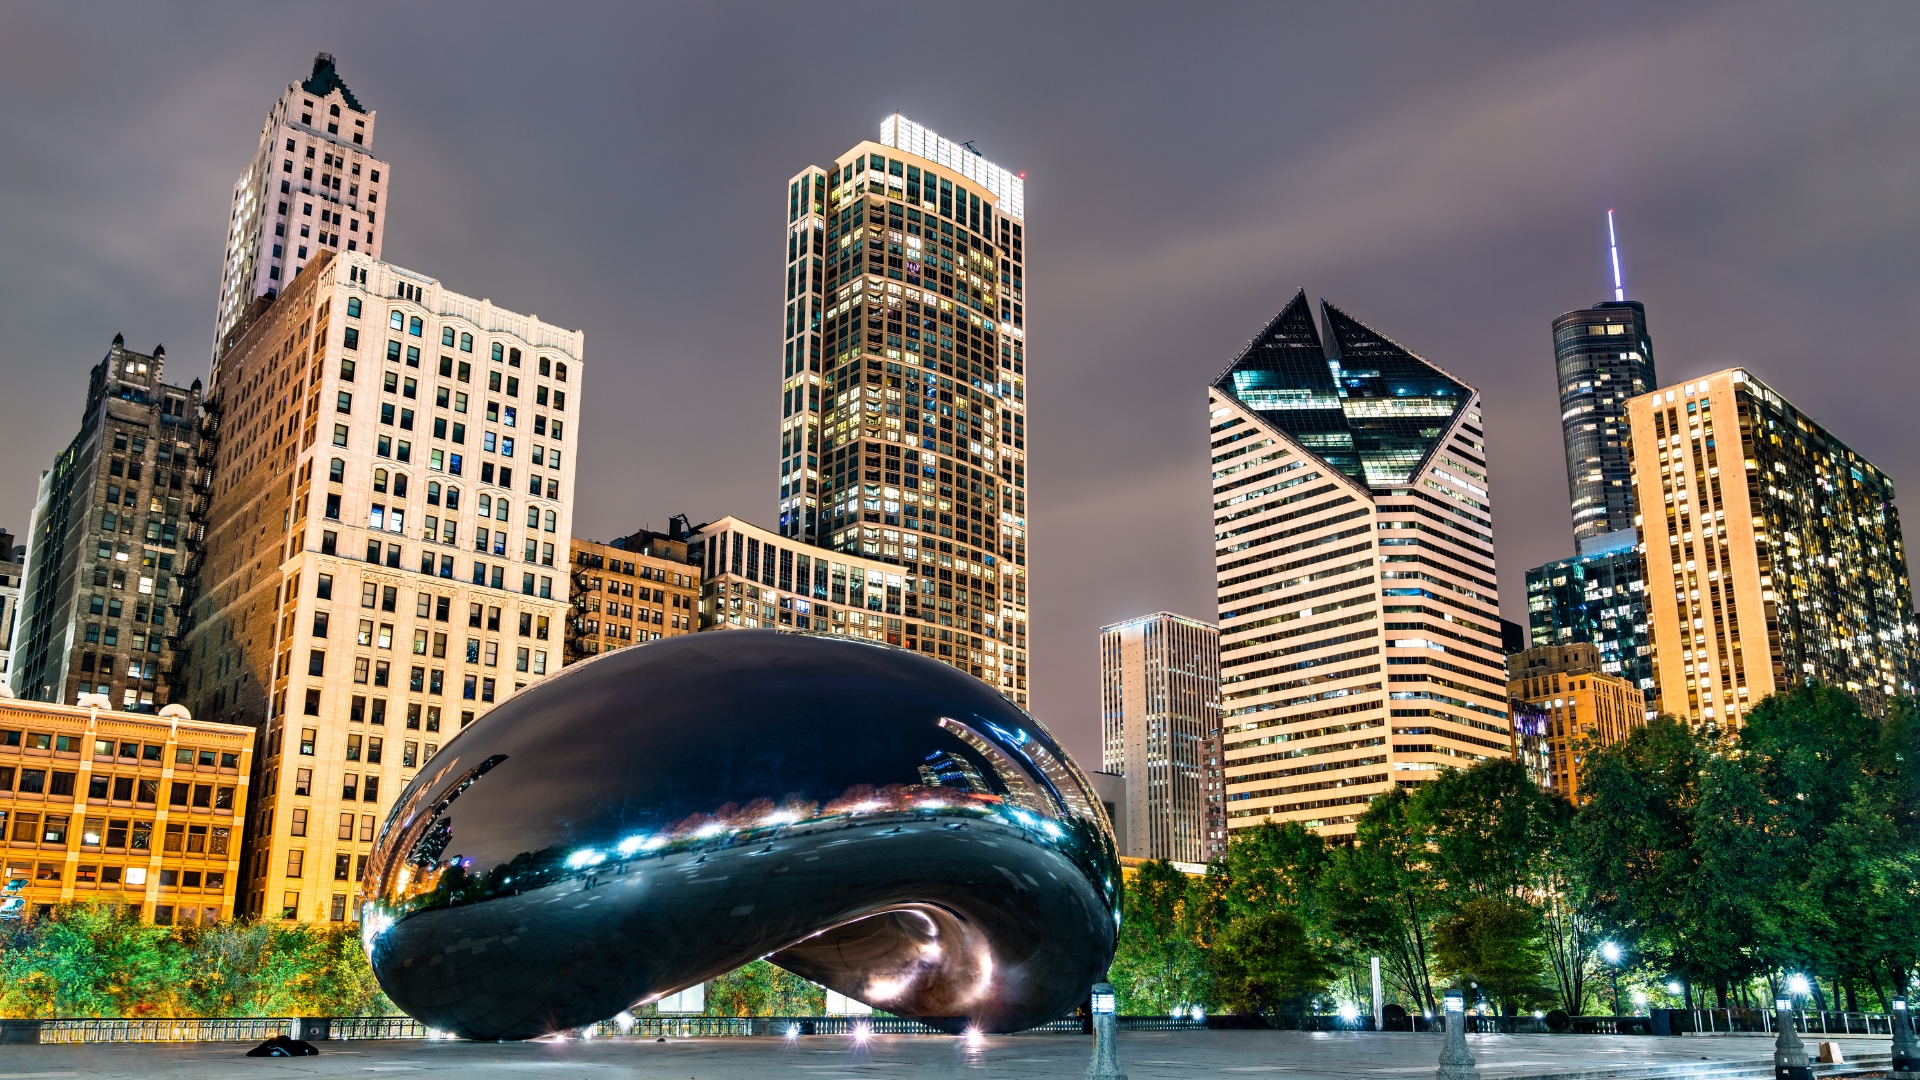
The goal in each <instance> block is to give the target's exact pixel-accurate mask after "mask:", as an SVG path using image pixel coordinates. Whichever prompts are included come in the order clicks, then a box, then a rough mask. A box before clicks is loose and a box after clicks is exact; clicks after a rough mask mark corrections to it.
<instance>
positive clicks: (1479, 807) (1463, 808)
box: [1408, 758, 1573, 908]
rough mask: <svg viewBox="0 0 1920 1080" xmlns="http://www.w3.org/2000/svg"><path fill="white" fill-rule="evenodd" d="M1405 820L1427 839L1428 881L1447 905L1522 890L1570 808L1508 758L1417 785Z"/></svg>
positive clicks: (1525, 890)
mask: <svg viewBox="0 0 1920 1080" xmlns="http://www.w3.org/2000/svg"><path fill="white" fill-rule="evenodd" d="M1408 810H1409V824H1410V825H1411V826H1412V827H1413V828H1414V829H1415V830H1416V831H1417V832H1418V833H1420V834H1421V835H1422V836H1423V838H1424V839H1425V840H1426V841H1427V843H1428V844H1429V845H1430V846H1431V850H1432V853H1433V860H1432V870H1431V873H1432V875H1433V884H1434V886H1435V887H1436V889H1437V890H1439V892H1440V893H1441V894H1442V895H1444V896H1445V897H1446V898H1447V901H1448V903H1449V904H1450V905H1452V906H1453V907H1455V908H1458V907H1461V906H1463V905H1465V904H1466V903H1468V902H1469V900H1470V898H1474V897H1488V896H1492V897H1508V898H1514V899H1518V898H1522V897H1524V896H1526V895H1527V893H1528V892H1529V891H1530V889H1531V888H1532V886H1533V885H1534V884H1535V881H1536V878H1537V867H1538V864H1539V862H1540V859H1541V857H1542V855H1543V853H1544V852H1546V851H1547V850H1549V849H1550V848H1551V847H1552V846H1553V844H1554V842H1555V840H1556V838H1557V836H1558V834H1559V833H1560V832H1561V831H1563V830H1564V829H1565V828H1566V825H1567V823H1568V822H1569V821H1570V820H1571V818H1572V816H1573V808H1572V807H1571V806H1570V805H1569V804H1568V803H1567V801H1566V800H1565V799H1562V798H1560V797H1559V796H1557V795H1554V794H1552V793H1550V792H1546V791H1542V790H1541V789H1540V786H1539V785H1538V784H1536V783H1534V782H1533V779H1532V778H1531V777H1529V776H1528V775H1527V770H1526V768H1525V766H1523V765H1521V764H1520V763H1519V762H1517V761H1514V760H1512V759H1510V758H1494V759H1491V760H1488V761H1483V762H1481V763H1479V764H1477V765H1475V766H1473V767H1472V768H1470V769H1451V770H1447V771H1445V772H1442V773H1440V775H1439V776H1438V777H1436V778H1435V779H1434V780H1432V781H1430V782H1428V783H1426V784H1423V785H1421V787H1420V790H1419V793H1418V794H1417V795H1415V796H1414V797H1413V799H1412V801H1411V803H1410V805H1409V807H1408Z"/></svg>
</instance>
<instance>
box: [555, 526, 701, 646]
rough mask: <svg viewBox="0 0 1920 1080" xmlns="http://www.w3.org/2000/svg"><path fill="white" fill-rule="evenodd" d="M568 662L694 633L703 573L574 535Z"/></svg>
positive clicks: (683, 558)
mask: <svg viewBox="0 0 1920 1080" xmlns="http://www.w3.org/2000/svg"><path fill="white" fill-rule="evenodd" d="M572 548H573V557H572V560H571V561H572V565H573V573H572V575H571V579H570V581H569V588H570V592H571V595H572V598H573V617H572V618H571V619H570V620H569V621H568V624H567V653H566V662H567V663H569V664H571V663H573V662H574V661H576V660H585V659H588V658H590V657H593V656H597V655H598V654H600V653H603V652H612V651H613V650H615V649H619V648H624V647H625V646H628V645H635V644H641V643H645V642H648V641H657V640H659V639H660V638H663V637H672V636H674V635H676V634H691V633H693V632H694V630H695V623H696V621H697V619H698V612H699V604H700V571H699V570H698V568H696V567H692V566H688V565H687V563H686V556H685V550H686V545H685V543H684V542H683V543H682V544H681V545H680V548H681V553H682V554H681V557H680V558H678V559H668V558H663V557H661V556H659V555H653V554H648V553H646V552H644V551H633V550H628V549H627V548H625V547H621V546H619V545H616V544H602V543H598V542H596V541H593V540H582V539H580V538H579V537H577V536H576V537H574V538H573V542H572Z"/></svg>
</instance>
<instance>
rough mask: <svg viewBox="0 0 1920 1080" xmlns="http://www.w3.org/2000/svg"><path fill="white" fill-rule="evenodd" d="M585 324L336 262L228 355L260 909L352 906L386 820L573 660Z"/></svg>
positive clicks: (212, 670)
mask: <svg viewBox="0 0 1920 1080" xmlns="http://www.w3.org/2000/svg"><path fill="white" fill-rule="evenodd" d="M582 346H583V342H582V338H581V335H580V334H579V333H578V332H577V331H572V330H564V329H562V328H560V327H556V326H551V325H548V324H546V323H542V322H539V321H538V320H536V319H533V318H530V317H528V316H525V315H519V314H515V313H513V312H510V311H505V310H502V309H500V308H497V307H495V306H493V304H492V303H490V302H488V301H484V300H475V299H472V298H469V297H466V296H461V295H459V294H456V293H454V292H452V291H451V290H449V289H446V288H444V287H442V285H441V284H440V282H438V281H436V280H434V279H433V278H430V277H426V276H424V275H421V274H416V273H414V272H412V271H409V270H405V269H402V268H400V267H397V266H393V265H391V264H387V263H382V262H378V261H376V260H374V259H372V258H369V257H368V256H366V255H363V254H360V253H357V252H355V253H343V254H341V255H338V256H335V255H332V254H331V253H327V254H323V255H322V256H321V257H320V258H319V259H316V260H315V261H313V262H312V263H309V264H308V266H307V268H306V269H305V270H304V271H303V272H302V273H301V274H300V276H299V277H297V278H295V279H294V280H293V282H292V283H290V285H289V287H288V288H287V289H286V290H284V291H282V292H281V293H279V294H278V296H277V298H276V299H274V301H273V302H272V304H271V305H270V306H269V307H267V308H266V310H265V311H264V313H262V314H261V315H260V316H259V317H258V318H256V319H253V320H252V321H251V322H250V323H249V324H248V327H247V328H246V330H245V331H244V332H242V333H241V335H240V336H239V338H238V339H236V340H235V342H234V344H233V347H232V348H231V349H229V350H228V351H227V352H226V353H225V354H224V355H223V356H222V357H221V358H220V360H219V361H217V362H216V363H215V365H214V370H213V379H212V383H211V387H210V390H209V400H210V401H211V402H212V405H211V406H210V416H211V417H212V419H211V421H210V423H209V424H208V425H207V426H206V434H205V438H206V440H207V443H208V449H209V450H210V454H209V456H210V458H211V460H212V461H213V474H212V488H213V497H212V505H211V507H210V509H209V511H208V515H207V525H206V529H207V551H208V553H209V558H208V559H207V561H206V563H205V565H204V566H203V567H202V568H201V570H200V572H199V575H198V584H199V594H198V597H197V600H196V603H195V605H194V607H193V610H192V617H191V622H190V625H189V627H188V629H187V630H186V638H185V642H186V648H187V650H188V653H189V655H190V656H191V657H192V674H191V678H190V680H189V685H190V686H191V687H192V692H193V697H194V708H195V711H196V713H197V714H198V715H203V716H206V717H207V718H208V719H213V720H219V721H223V722H233V723H241V724H246V725H249V726H252V727H255V728H258V729H259V730H260V731H261V739H262V742H261V748H260V754H259V765H258V767H257V769H256V784H255V791H256V793H257V794H256V798H255V800H254V805H253V807H252V808H251V813H252V817H251V819H250V821H249V822H248V847H247V851H246V853H245V859H244V860H243V864H242V873H241V877H242V883H241V889H240V894H241V905H242V910H244V911H248V912H252V913H256V914H261V915H264V916H267V917H286V918H301V919H309V920H312V919H323V920H324V919H333V920H340V919H346V918H353V917H355V915H356V912H355V911H354V910H353V907H352V903H351V900H350V898H351V897H352V896H353V894H354V893H355V891H356V890H357V886H356V884H355V882H356V881H357V875H358V874H359V873H360V868H361V865H362V860H363V859H364V858H365V856H366V854H367V852H368V850H369V849H370V847H371V845H372V841H373V838H374V834H375V832H376V830H377V823H378V822H379V821H380V820H381V819H382V818H383V817H384V816H385V813H386V811H387V810H388V809H389V808H390V807H391V806H392V803H393V800H394V798H395V796H397V795H398V794H399V791H400V789H401V788H402V787H403V786H404V785H405V784H406V782H407V781H408V780H410V779H411V778H412V776H413V773H414V770H415V769H417V768H418V767H420V766H422V765H424V764H425V763H426V762H427V761H428V760H429V759H431V758H432V756H433V754H434V753H435V751H436V750H437V749H438V748H439V747H440V746H443V745H445V743H446V742H447V740H449V739H452V738H454V737H455V736H456V735H457V734H458V733H459V731H460V729H461V728H462V727H464V726H465V725H466V724H468V723H471V722H472V721H473V720H474V719H475V718H476V717H478V716H481V715H484V714H485V713H486V712H487V711H488V710H489V709H490V708H492V707H493V706H494V705H496V704H498V703H499V702H501V701H504V700H505V699H506V698H507V697H508V696H510V695H511V694H513V693H514V692H515V691H517V690H519V689H521V688H522V687H524V686H526V685H528V684H530V683H532V682H534V681H536V680H538V679H540V678H542V677H544V676H546V675H549V674H552V673H553V672H556V671H558V670H559V669H560V667H561V664H562V662H563V655H564V650H565V648H566V642H565V635H566V627H567V619H568V616H569V614H570V613H571V607H570V603H569V595H568V594H569V586H568V573H569V570H570V562H569V558H570V551H569V545H568V538H569V536H570V535H571V531H570V530H571V525H572V517H573V482H574V463H575V449H576V446H577V444H578V439H579V427H578V424H577V423H576V421H575V417H576V415H577V412H578V408H579V401H580V392H581V379H582V376H583V364H582V359H583V358H582Z"/></svg>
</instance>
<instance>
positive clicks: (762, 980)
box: [706, 960, 827, 1016]
mask: <svg viewBox="0 0 1920 1080" xmlns="http://www.w3.org/2000/svg"><path fill="white" fill-rule="evenodd" d="M826 1007H827V992H826V991H825V990H823V989H821V988H820V987H818V986H816V985H814V984H813V983H811V982H809V981H807V980H806V979H803V978H801V977H800V976H798V975H795V974H794V973H793V972H791V971H788V970H787V969H785V968H782V967H778V966H776V965H774V964H773V963H771V962H769V961H766V960H755V961H753V962H751V963H748V964H743V965H741V966H740V967H737V968H734V969H733V970H732V971H729V972H727V973H726V974H725V975H722V976H720V977H719V978H716V979H714V980H713V981H711V982H709V983H707V1011H706V1015H708V1016H818V1015H819V1014H820V1013H821V1012H822V1011H823V1010H825V1009H826Z"/></svg>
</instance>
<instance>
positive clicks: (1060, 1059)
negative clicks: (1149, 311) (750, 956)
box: [0, 1031, 1888, 1080]
mask: <svg viewBox="0 0 1920 1080" xmlns="http://www.w3.org/2000/svg"><path fill="white" fill-rule="evenodd" d="M1816 1038H1817V1036H1816ZM1837 1041H1839V1042H1840V1043H1841V1044H1842V1046H1843V1047H1844V1049H1845V1050H1846V1052H1847V1055H1848V1057H1849V1058H1850V1059H1852V1058H1855V1057H1857V1056H1859V1055H1861V1054H1881V1055H1884V1054H1886V1053H1887V1051H1888V1045H1887V1044H1888V1041H1887V1040H1886V1039H1866V1038H1856V1039H1841V1040H1837ZM1467 1044H1468V1048H1469V1049H1470V1050H1471V1051H1472V1052H1473V1055H1474V1057H1475V1058H1476V1059H1478V1061H1479V1065H1480V1070H1481V1072H1482V1074H1483V1075H1485V1076H1487V1077H1489V1078H1494V1077H1499V1078H1517V1077H1533V1076H1567V1075H1569V1074H1575V1075H1582V1074H1583V1075H1585V1076H1590V1077H1593V1078H1595V1080H1599V1078H1600V1077H1603V1076H1605V1075H1607V1074H1616V1075H1619V1076H1621V1077H1623V1078H1628V1077H1645V1076H1650V1075H1658V1074H1659V1073H1661V1072H1666V1073H1667V1074H1668V1075H1674V1076H1677V1075H1684V1073H1686V1072H1689V1071H1692V1069H1694V1068H1701V1067H1705V1068H1712V1067H1713V1066H1714V1065H1715V1064H1717V1063H1731V1062H1736V1061H1737V1062H1753V1061H1757V1060H1761V1059H1767V1058H1769V1057H1770V1056H1771V1054H1772V1052H1773V1040H1772V1038H1771V1037H1764V1036H1701V1037H1691V1036H1688V1037H1680V1038H1657V1037H1650V1036H1620V1035H1470V1036H1468V1037H1467ZM319 1045H320V1049H321V1054H320V1056H318V1057H311V1058H292V1059H272V1058H249V1057H246V1056H244V1054H245V1051H246V1050H247V1048H248V1047H247V1045H243V1044H230V1043H212V1044H206V1043H203V1044H196V1045H191V1046H163V1045H152V1044H148V1045H124V1044H122V1045H94V1046H0V1080H28V1078H32V1080H56V1078H64V1077H74V1078H76V1080H77V1078H81V1077H85V1078H88V1080H96V1078H97V1080H120V1078H128V1080H134V1078H138V1080H146V1078H168V1080H173V1078H180V1080H185V1078H196V1080H197V1078H200V1077H210V1078H216V1080H218V1078H224V1077H240V1076H280V1077H302V1078H304V1077H320V1076H351V1077H365V1076H368V1075H369V1074H376V1075H393V1076H396V1077H404V1076H409V1075H443V1076H447V1077H450V1078H451V1077H456V1076H457V1077H458V1078H459V1080H487V1078H498V1077H529V1076H539V1077H542V1078H551V1080H571V1078H575V1077H579V1078H590V1080H601V1078H606V1080H613V1078H620V1077H640V1078H648V1080H654V1078H658V1080H679V1078H681V1077H685V1078H687V1080H771V1078H773V1077H805V1078H808V1080H875V1078H894V1077H901V1078H907V1077H913V1078H918V1077H932V1078H938V1077H965V1078H967V1080H989V1078H1000V1077H1005V1078H1007V1080H1014V1078H1019V1080H1032V1078H1036V1077H1058V1078H1061V1080H1067V1078H1076V1077H1079V1076H1080V1075H1081V1074H1082V1073H1083V1072H1084V1071H1085V1069H1086V1064H1087V1059H1088V1056H1089V1054H1090V1052H1091V1049H1092V1041H1091V1039H1090V1038H1088V1037H1086V1036H1074V1035H1019V1036H992V1037H987V1038H983V1039H980V1040H978V1041H977V1042H976V1043H971V1044H970V1043H969V1042H968V1041H967V1040H964V1039H955V1038H944V1037H936V1036H895V1035H880V1036H874V1037H873V1038H872V1039H871V1040H870V1041H868V1042H867V1043H866V1044H864V1045H857V1044H855V1042H854V1041H853V1040H852V1039H851V1038H849V1037H847V1036H840V1035H818V1036H807V1037H804V1038H797V1039H791V1040H788V1039H775V1038H732V1039H676V1040H671V1041H668V1042H664V1043H661V1042H629V1041H625V1040H618V1039H603V1040H596V1041H589V1042H570V1043H512V1044H504V1045H503V1044H489V1043H463V1042H412V1041H409V1042H327V1043H321V1044H319ZM1812 1048H1813V1044H1812V1043H1809V1049H1812ZM1439 1054H1440V1036H1438V1035H1409V1034H1396V1033H1385V1034H1372V1033H1339V1034H1330V1033H1300V1032H1273V1031H1179V1032H1165V1033H1155V1032H1137V1033H1133V1032H1130V1033H1125V1034H1122V1035H1121V1036H1120V1065H1121V1068H1122V1069H1124V1070H1125V1071H1126V1072H1127V1074H1128V1076H1129V1077H1131V1078H1132V1080H1161V1078H1167V1080H1174V1078H1179V1080H1189V1078H1201V1077H1205V1078H1220V1080H1234V1078H1250V1077H1259V1076H1283V1077H1285V1078H1286V1080H1316V1078H1326V1080H1353V1078H1360V1077H1367V1078H1384V1080H1425V1078H1427V1077H1430V1076H1432V1074H1433V1069H1434V1067H1435V1064H1436V1062H1437V1060H1438V1058H1439ZM1662 1067H1666V1068H1662ZM1690 1067H1691V1068H1690ZM1650 1069H1651V1070H1655V1071H1654V1072H1648V1071H1647V1070H1650ZM1669 1070H1670V1071H1669Z"/></svg>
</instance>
